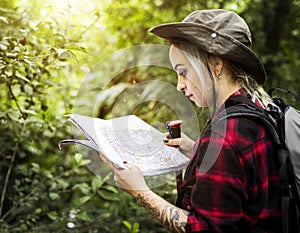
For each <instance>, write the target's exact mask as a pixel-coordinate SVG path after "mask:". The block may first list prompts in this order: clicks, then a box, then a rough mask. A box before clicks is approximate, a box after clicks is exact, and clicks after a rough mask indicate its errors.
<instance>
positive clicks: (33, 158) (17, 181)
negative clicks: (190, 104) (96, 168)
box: [0, 0, 300, 233]
mask: <svg viewBox="0 0 300 233" xmlns="http://www.w3.org/2000/svg"><path fill="white" fill-rule="evenodd" d="M56 2H57V1H47V0H43V1H38V0H31V1H29V0H14V1H9V0H2V1H1V2H0V26H1V31H0V123H1V127H0V141H1V146H0V156H1V159H0V172H1V176H0V232H124V233H126V232H131V233H133V232H143V233H154V232H167V230H166V229H165V228H164V227H163V226H162V225H161V224H159V223H158V222H157V221H156V220H154V219H153V218H152V216H150V214H149V213H148V212H146V211H145V210H144V209H143V208H141V207H139V206H138V205H137V204H136V202H135V200H134V199H133V198H132V197H131V196H129V195H128V194H126V193H124V192H122V191H120V190H119V189H117V188H115V186H113V185H111V174H110V173H109V172H107V173H106V174H104V175H103V174H93V173H92V172H91V170H90V168H91V167H92V165H93V162H94V161H93V159H92V158H93V157H92V156H94V155H93V154H92V153H89V152H87V153H85V152H84V153H83V152H81V151H80V152H79V151H78V150H76V148H75V147H72V148H69V149H68V150H63V151H60V150H58V148H57V143H58V142H59V141H60V140H62V139H65V138H66V137H69V136H71V135H72V134H73V132H72V131H71V126H70V125H69V124H66V119H65V118H64V115H65V114H68V113H71V112H73V110H74V109H76V107H78V106H75V99H76V96H77V93H78V90H79V89H80V81H81V79H82V78H83V77H84V76H85V75H86V74H87V73H88V72H90V71H92V67H94V65H95V64H97V63H99V62H101V64H102V66H103V70H104V71H105V72H104V73H102V75H101V79H100V81H101V83H99V84H93V85H94V86H93V87H92V88H94V89H95V90H96V91H97V92H99V98H98V100H99V102H98V103H97V109H96V112H97V115H98V116H100V117H103V118H109V117H111V116H115V115H114V114H120V115H121V114H124V113H126V114H128V110H129V109H130V110H131V112H130V113H131V114H136V115H139V116H140V117H141V118H143V119H144V120H146V121H148V122H149V123H151V124H153V125H155V126H156V127H157V128H159V129H160V130H165V129H164V125H163V124H162V122H166V121H167V120H170V119H174V118H176V117H177V116H176V113H175V112H174V111H173V110H172V109H170V108H169V107H168V106H167V105H166V104H164V103H162V102H160V101H157V99H154V98H152V99H151V97H153V96H156V97H157V96H159V95H161V96H163V94H165V95H167V94H168V93H165V92H164V90H165V89H163V86H162V85H159V83H157V82H151V81H152V80H158V81H161V82H165V83H170V84H171V85H173V86H176V75H175V73H174V72H173V71H171V70H170V69H166V68H162V67H131V68H130V69H127V70H124V72H122V73H117V74H115V75H114V76H113V78H112V79H111V80H110V82H108V83H106V78H107V77H108V76H109V75H110V74H113V71H114V69H116V68H117V67H118V65H120V64H119V63H118V62H111V61H107V58H109V57H110V56H111V55H112V54H114V53H115V52H116V51H118V50H119V49H123V48H126V47H131V46H134V45H141V44H150V43H157V44H163V43H167V42H165V41H163V40H161V39H160V38H157V37H155V36H153V35H150V34H149V33H148V29H149V28H151V27H152V26H154V25H156V24H159V23H164V22H170V21H180V20H182V19H183V17H184V16H186V15H187V14H188V13H189V12H190V11H192V10H194V9H205V8H226V9H231V10H236V11H237V12H239V13H240V14H241V15H242V16H243V17H245V18H246V20H247V22H249V24H250V28H251V31H252V34H253V40H254V50H255V51H257V53H258V54H259V55H260V57H262V59H263V62H264V63H265V64H266V68H267V72H268V75H269V80H268V82H267V84H266V87H271V86H280V87H284V88H286V89H289V90H296V91H298V92H300V89H299V85H298V82H297V81H298V78H297V77H298V74H299V73H300V71H299V69H300V65H299V64H300V59H299V51H300V49H299V43H298V42H299V39H300V38H299V37H300V33H299V20H300V14H299V12H300V9H299V8H300V4H299V1H297V0H289V1H286V0H277V1H268V0H263V1H258V0H255V1H250V0H244V1H228V0H218V1H207V0H205V1H204V0H203V1H183V0H180V1H173V0H167V1H161V0H154V1H150V0H141V1H138V0H130V1H124V0H118V1H117V0H113V1H96V0H89V1H69V2H70V4H63V3H64V1H58V2H57V3H56ZM250 2H251V4H250ZM55 4H56V5H55ZM282 4H283V5H282ZM279 6H282V9H284V11H278V9H280V7H279ZM75 7H78V8H77V9H80V10H77V12H74V9H75ZM282 12H284V14H282ZM280 20H281V21H282V23H283V27H282V28H279V29H280V30H276V29H278V28H276V26H277V24H278V22H279V21H280ZM271 42H272V43H271ZM271 45H272V46H271ZM105 61H106V62H105ZM126 62H127V63H128V65H130V62H131V57H127V60H126ZM127 63H126V64H127ZM126 64H121V65H126ZM112 65H113V67H111V66H112ZM146 82H148V83H147V84H148V85H147V88H142V89H135V88H136V87H143V84H144V83H146ZM102 83H105V85H103V86H101V84H102ZM149 83H150V84H149ZM128 90H130V92H131V93H134V94H135V95H132V96H126V97H127V98H128V99H127V101H124V102H122V101H120V97H123V96H124V93H126V92H128ZM132 90H143V91H142V92H141V93H136V92H133V91H132ZM86 92H87V94H89V90H88V91H86ZM138 94H143V95H144V98H145V99H147V101H144V102H143V103H140V104H138V105H136V106H135V105H134V103H135V101H136V99H137V98H138V97H137V96H138ZM161 98H162V97H161ZM121 100H122V98H121ZM118 101H119V102H118ZM90 102H92V101H90ZM125 102H126V103H125ZM81 104H82V105H88V103H87V102H84V103H81ZM91 104H93V105H95V103H91ZM117 104H121V105H122V106H123V108H119V110H120V111H119V112H114V111H113V110H115V109H116V106H117ZM125 104H126V105H125ZM132 106H134V107H132ZM129 107H130V108H129ZM131 107H132V108H131ZM195 109H196V108H195ZM197 111H198V116H199V125H200V127H203V125H204V124H205V122H206V119H207V117H208V112H207V111H203V110H197ZM193 131H194V130H193V128H192V129H186V132H187V134H188V135H190V136H192V137H197V136H198V135H197V132H193ZM161 179H163V178H161ZM148 182H151V180H148ZM154 190H155V192H157V193H158V194H159V195H161V196H162V197H164V198H165V199H166V200H168V201H170V202H172V203H174V202H175V199H176V190H175V188H174V182H173V180H168V181H166V183H165V184H164V185H163V186H160V187H157V188H156V189H154Z"/></svg>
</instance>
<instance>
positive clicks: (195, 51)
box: [174, 43, 273, 108]
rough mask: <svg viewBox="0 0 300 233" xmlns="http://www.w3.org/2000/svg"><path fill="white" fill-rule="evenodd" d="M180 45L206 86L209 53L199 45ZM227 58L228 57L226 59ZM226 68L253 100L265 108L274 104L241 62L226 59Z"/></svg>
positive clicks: (233, 79) (235, 81) (234, 80)
mask: <svg viewBox="0 0 300 233" xmlns="http://www.w3.org/2000/svg"><path fill="white" fill-rule="evenodd" d="M174 45H175V46H176V47H178V48H179V49H180V50H181V51H182V52H183V54H184V55H185V56H186V58H187V59H188V61H189V62H190V63H191V64H192V66H193V67H194V68H195V70H196V72H197V75H198V76H199V78H200V81H201V84H203V85H202V86H204V83H203V82H204V78H203V77H204V76H205V75H207V74H208V72H209V70H208V69H209V67H208V57H209V54H208V53H207V52H205V51H203V50H202V49H200V48H199V47H197V46H195V45H193V44H191V43H184V44H174ZM225 60H226V59H225ZM224 64H225V68H226V69H227V70H228V72H229V74H230V76H231V77H232V81H233V82H234V83H235V84H236V85H238V86H240V87H241V88H243V89H244V90H245V91H246V93H247V94H248V95H249V96H250V97H251V100H252V101H253V102H255V101H258V102H259V103H260V105H261V106H262V107H263V108H266V107H267V106H268V105H269V104H272V105H273V102H272V99H271V98H270V96H269V95H268V94H267V92H266V91H265V90H264V89H263V87H262V86H260V85H258V83H257V82H256V80H255V79H254V78H253V77H252V76H251V75H250V74H249V73H248V72H247V71H246V70H245V69H243V68H242V67H241V66H240V65H239V64H237V63H234V62H231V61H229V60H226V62H224Z"/></svg>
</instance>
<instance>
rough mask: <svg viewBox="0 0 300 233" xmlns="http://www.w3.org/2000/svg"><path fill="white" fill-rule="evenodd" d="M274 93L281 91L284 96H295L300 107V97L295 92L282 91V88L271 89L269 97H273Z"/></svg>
mask: <svg viewBox="0 0 300 233" xmlns="http://www.w3.org/2000/svg"><path fill="white" fill-rule="evenodd" d="M274 91H280V92H282V93H284V94H292V95H293V96H294V98H295V100H296V102H297V104H298V105H300V97H299V95H298V93H297V92H295V91H288V90H285V89H282V88H278V87H274V88H271V89H269V91H268V95H269V96H271V97H272V96H273V92H274Z"/></svg>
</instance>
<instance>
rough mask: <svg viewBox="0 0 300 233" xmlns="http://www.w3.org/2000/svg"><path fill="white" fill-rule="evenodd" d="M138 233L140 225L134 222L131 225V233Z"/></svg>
mask: <svg viewBox="0 0 300 233" xmlns="http://www.w3.org/2000/svg"><path fill="white" fill-rule="evenodd" d="M138 232H140V224H139V223H137V222H136V223H134V224H133V229H132V233H138Z"/></svg>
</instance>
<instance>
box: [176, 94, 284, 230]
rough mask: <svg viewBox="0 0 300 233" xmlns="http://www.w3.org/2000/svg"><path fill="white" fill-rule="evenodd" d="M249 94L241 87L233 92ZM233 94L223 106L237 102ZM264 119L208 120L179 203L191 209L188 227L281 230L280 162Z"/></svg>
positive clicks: (189, 168)
mask: <svg viewBox="0 0 300 233" xmlns="http://www.w3.org/2000/svg"><path fill="white" fill-rule="evenodd" d="M237 94H243V95H245V92H244V91H242V90H240V91H238V92H236V93H234V94H233V96H235V95H237ZM233 104H235V103H233V101H231V100H230V98H229V99H228V100H227V101H226V102H225V104H224V106H223V107H222V108H221V109H224V108H228V107H229V106H231V105H233ZM273 145H274V144H273V141H272V136H271V135H270V134H269V133H268V131H267V130H266V129H265V128H264V126H263V125H262V123H260V122H259V121H256V120H254V119H249V118H247V117H246V118H229V119H226V120H221V121H218V122H217V123H216V124H211V122H209V123H208V125H207V127H206V128H205V130H204V131H203V133H202V135H201V137H200V138H199V139H198V141H197V143H196V147H195V148H197V149H196V151H195V153H194V157H193V159H192V160H191V162H190V164H189V166H188V168H187V170H186V173H185V177H184V181H183V186H182V189H181V190H182V191H181V193H180V194H179V196H178V200H177V205H178V206H179V207H181V208H183V209H186V210H188V211H190V214H189V216H188V222H187V225H186V232H216V233H217V232H218V233H221V232H222V233H225V232H226V233H235V232H237V233H247V232H249V233H250V232H267V233H271V232H272V233H278V232H281V211H280V209H281V207H280V206H281V198H280V194H279V175H278V170H279V164H278V162H277V160H276V151H275V150H276V148H275V146H273Z"/></svg>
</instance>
